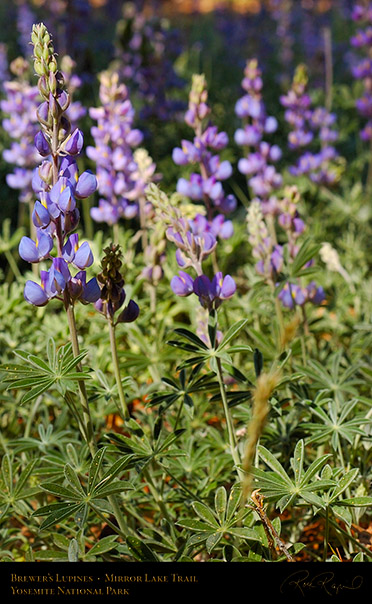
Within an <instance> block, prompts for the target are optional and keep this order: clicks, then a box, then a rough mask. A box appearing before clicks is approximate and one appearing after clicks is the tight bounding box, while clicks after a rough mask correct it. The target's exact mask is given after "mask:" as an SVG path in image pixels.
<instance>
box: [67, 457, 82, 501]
mask: <svg viewBox="0 0 372 604" xmlns="http://www.w3.org/2000/svg"><path fill="white" fill-rule="evenodd" d="M64 474H65V478H66V480H67V482H68V483H69V484H70V485H71V487H72V488H73V489H74V491H76V492H78V493H80V494H81V495H82V496H83V497H84V495H85V493H84V490H83V487H82V486H81V482H80V480H79V477H78V476H77V474H76V472H75V470H74V469H73V468H72V466H70V464H69V463H68V464H66V465H65V467H64Z"/></svg>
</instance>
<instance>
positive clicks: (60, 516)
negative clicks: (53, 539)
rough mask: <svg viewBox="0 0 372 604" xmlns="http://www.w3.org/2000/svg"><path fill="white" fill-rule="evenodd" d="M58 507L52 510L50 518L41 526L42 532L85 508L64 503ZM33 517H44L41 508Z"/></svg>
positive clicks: (79, 504)
mask: <svg viewBox="0 0 372 604" xmlns="http://www.w3.org/2000/svg"><path fill="white" fill-rule="evenodd" d="M56 505H58V506H59V507H58V508H55V509H54V510H52V511H51V513H50V514H49V515H48V517H47V518H46V519H45V520H44V522H43V523H42V524H41V526H40V530H41V531H42V530H45V529H47V528H49V527H51V526H53V525H54V524H57V523H59V522H61V521H62V520H64V519H65V518H69V517H70V516H73V515H74V514H76V513H77V512H78V511H80V510H82V508H83V507H84V506H83V505H82V504H81V503H78V504H76V503H74V504H72V503H63V504H56ZM33 515H34V516H36V515H38V516H43V515H44V514H43V513H41V508H40V509H39V510H36V512H34V514H33Z"/></svg>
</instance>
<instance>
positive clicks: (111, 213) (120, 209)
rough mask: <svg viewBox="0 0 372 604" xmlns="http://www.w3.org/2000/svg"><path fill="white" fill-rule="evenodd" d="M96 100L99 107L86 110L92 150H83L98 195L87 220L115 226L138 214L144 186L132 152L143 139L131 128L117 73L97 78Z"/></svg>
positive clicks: (130, 113)
mask: <svg viewBox="0 0 372 604" xmlns="http://www.w3.org/2000/svg"><path fill="white" fill-rule="evenodd" d="M99 96H100V100H101V103H102V105H101V106H100V107H97V108H91V109H90V110H89V115H90V117H92V118H93V119H95V120H97V126H94V127H92V129H91V133H92V135H93V138H94V141H95V146H94V147H92V146H89V147H87V155H88V157H89V158H90V159H92V160H93V161H94V162H95V163H96V166H97V180H98V191H99V193H100V195H101V198H100V200H99V205H98V207H95V208H92V209H91V216H92V218H93V220H95V221H96V222H106V223H108V224H115V223H116V222H118V220H119V218H121V217H123V218H127V219H130V218H134V217H135V216H137V214H138V200H139V198H140V197H141V196H142V195H143V190H144V188H145V183H144V182H143V181H142V180H141V175H140V174H139V168H138V164H137V163H136V161H135V159H134V156H133V149H134V148H135V147H137V146H138V145H139V144H140V143H141V142H142V139H143V135H142V132H140V130H138V129H136V128H133V120H134V115H135V112H134V109H133V106H132V103H131V101H130V99H129V97H128V90H127V87H126V86H125V85H124V84H120V83H119V76H118V74H117V73H112V74H111V73H109V72H104V73H102V74H101V76H100V92H99Z"/></svg>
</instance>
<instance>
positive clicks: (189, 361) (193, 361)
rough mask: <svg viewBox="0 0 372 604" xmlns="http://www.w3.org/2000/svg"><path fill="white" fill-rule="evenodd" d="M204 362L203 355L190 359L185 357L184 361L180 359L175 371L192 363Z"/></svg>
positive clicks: (202, 363) (201, 363)
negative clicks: (180, 361)
mask: <svg viewBox="0 0 372 604" xmlns="http://www.w3.org/2000/svg"><path fill="white" fill-rule="evenodd" d="M205 362H206V359H205V358H204V357H191V358H190V359H186V360H185V361H182V363H180V364H179V365H178V366H177V371H179V370H181V369H185V368H186V367H190V366H192V365H199V364H200V365H202V366H203V365H204V364H205Z"/></svg>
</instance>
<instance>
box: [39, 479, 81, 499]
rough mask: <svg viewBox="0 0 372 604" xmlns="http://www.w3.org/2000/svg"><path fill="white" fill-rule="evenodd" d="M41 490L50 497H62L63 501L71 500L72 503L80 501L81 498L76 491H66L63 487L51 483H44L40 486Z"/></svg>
mask: <svg viewBox="0 0 372 604" xmlns="http://www.w3.org/2000/svg"><path fill="white" fill-rule="evenodd" d="M41 488H42V489H43V490H44V491H47V493H50V494H51V495H56V496H57V497H64V499H66V500H67V501H70V500H71V499H72V500H73V501H81V498H82V495H81V493H80V492H78V491H76V490H75V489H73V488H72V487H70V488H68V489H66V487H63V486H62V485H60V484H57V483H53V482H50V483H47V484H45V483H44V484H42V485H41Z"/></svg>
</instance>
